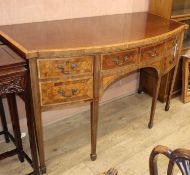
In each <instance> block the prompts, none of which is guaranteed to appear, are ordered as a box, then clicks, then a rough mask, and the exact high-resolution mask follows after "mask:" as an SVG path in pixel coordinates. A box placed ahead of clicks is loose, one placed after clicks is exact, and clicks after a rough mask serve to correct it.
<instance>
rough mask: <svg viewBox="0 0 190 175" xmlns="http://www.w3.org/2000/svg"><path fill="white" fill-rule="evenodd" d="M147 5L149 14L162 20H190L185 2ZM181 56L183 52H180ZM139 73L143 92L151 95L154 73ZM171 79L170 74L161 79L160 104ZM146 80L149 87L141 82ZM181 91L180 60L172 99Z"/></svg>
mask: <svg viewBox="0 0 190 175" xmlns="http://www.w3.org/2000/svg"><path fill="white" fill-rule="evenodd" d="M149 5H150V6H149V12H151V13H152V14H157V15H159V16H162V17H164V18H167V19H174V20H176V21H180V22H186V21H185V20H188V19H190V14H187V13H186V12H188V2H187V1H183V0H182V1H181V0H167V1H165V0H150V4H149ZM185 6H186V7H187V11H186V10H183V9H184V8H185ZM179 9H180V10H179ZM178 10H179V11H180V13H181V14H180V15H179V14H177V13H176V12H178ZM183 13H184V14H183ZM185 13H186V14H185ZM187 24H188V23H187ZM186 32H188V31H186ZM183 50H187V48H186V47H185V45H184V46H183ZM182 55H183V52H182ZM164 64H167V65H169V64H168V63H167V60H166V63H164ZM169 67H170V66H169ZM166 69H167V68H166ZM141 73H142V74H143V75H142V76H143V78H142V81H141V82H142V83H141V84H143V90H144V91H145V92H146V93H148V94H153V92H152V88H151V86H154V84H155V81H156V80H155V78H154V73H150V71H149V73H147V70H143V71H141ZM171 78H172V75H170V74H166V75H165V76H164V77H163V78H162V81H161V87H160V92H159V98H158V99H159V100H160V101H162V102H165V101H166V99H167V95H168V92H169V90H168V89H169V85H170V83H171ZM147 79H149V82H150V84H151V85H150V86H149V85H148V84H146V82H143V81H146V80H147ZM181 89H182V59H181V60H180V62H179V66H178V71H177V76H176V81H175V85H174V91H173V97H175V96H178V95H179V94H180V93H181Z"/></svg>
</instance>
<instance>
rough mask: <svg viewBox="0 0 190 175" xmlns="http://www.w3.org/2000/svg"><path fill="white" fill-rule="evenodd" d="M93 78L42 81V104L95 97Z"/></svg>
mask: <svg viewBox="0 0 190 175" xmlns="http://www.w3.org/2000/svg"><path fill="white" fill-rule="evenodd" d="M92 80H93V79H92V78H86V79H81V80H71V81H66V82H62V81H56V82H40V95H41V105H42V106H45V105H51V104H60V103H65V102H75V101H82V100H89V99H92V98H93V88H92V87H93V81H92Z"/></svg>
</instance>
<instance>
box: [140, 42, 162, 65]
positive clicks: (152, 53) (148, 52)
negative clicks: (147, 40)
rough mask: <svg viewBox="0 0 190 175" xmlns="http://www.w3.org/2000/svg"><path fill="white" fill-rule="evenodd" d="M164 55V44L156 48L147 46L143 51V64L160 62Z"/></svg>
mask: <svg viewBox="0 0 190 175" xmlns="http://www.w3.org/2000/svg"><path fill="white" fill-rule="evenodd" d="M163 55H164V43H162V44H159V45H156V46H146V47H143V48H142V49H141V57H140V61H141V62H147V61H150V62H151V61H159V60H160V59H161V58H162V57H163Z"/></svg>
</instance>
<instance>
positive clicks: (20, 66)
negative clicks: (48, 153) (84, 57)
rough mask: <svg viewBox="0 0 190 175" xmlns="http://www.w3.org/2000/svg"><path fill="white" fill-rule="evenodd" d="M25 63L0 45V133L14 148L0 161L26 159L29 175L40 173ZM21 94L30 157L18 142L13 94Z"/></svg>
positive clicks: (15, 106) (17, 126)
mask: <svg viewBox="0 0 190 175" xmlns="http://www.w3.org/2000/svg"><path fill="white" fill-rule="evenodd" d="M26 66H27V64H26V61H25V60H24V59H22V58H21V57H20V56H19V55H18V54H17V53H15V52H14V51H12V49H10V48H9V47H8V46H6V45H3V43H0V115H1V123H2V126H3V131H2V132H0V134H3V135H4V136H5V141H6V142H9V141H10V140H12V141H13V143H14V144H15V146H16V148H15V149H13V150H11V151H7V152H5V153H3V154H1V155H0V160H1V159H4V158H6V157H9V156H12V155H16V154H18V158H19V160H20V161H21V162H23V161H24V159H26V160H27V161H28V162H29V163H30V164H31V166H32V167H33V169H34V172H32V174H37V175H38V174H40V171H39V167H38V154H37V143H36V135H35V123H34V119H33V113H32V108H31V106H32V105H31V100H30V97H31V95H30V84H29V83H26V82H27V77H28V72H27V69H26ZM18 93H22V94H23V95H22V96H23V98H24V101H25V108H26V116H27V124H28V132H29V139H30V147H31V155H32V160H31V159H30V157H29V156H28V155H27V154H26V153H25V152H24V150H23V146H22V140H21V132H20V125H19V116H18V111H17V103H16V94H18ZM2 97H6V98H7V101H8V105H9V110H10V116H11V122H12V127H13V133H14V134H13V135H14V136H13V135H12V134H10V132H9V131H8V127H7V122H6V117H5V112H4V108H3V103H2Z"/></svg>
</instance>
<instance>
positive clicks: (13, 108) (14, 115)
mask: <svg viewBox="0 0 190 175" xmlns="http://www.w3.org/2000/svg"><path fill="white" fill-rule="evenodd" d="M7 100H8V104H9V110H10V116H11V121H12V126H13V132H14V137H15V145H16V149H17V152H18V158H19V160H20V161H21V162H24V154H23V153H24V152H23V146H22V139H21V132H20V124H19V117H18V111H17V104H16V95H15V94H14V93H13V94H7Z"/></svg>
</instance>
